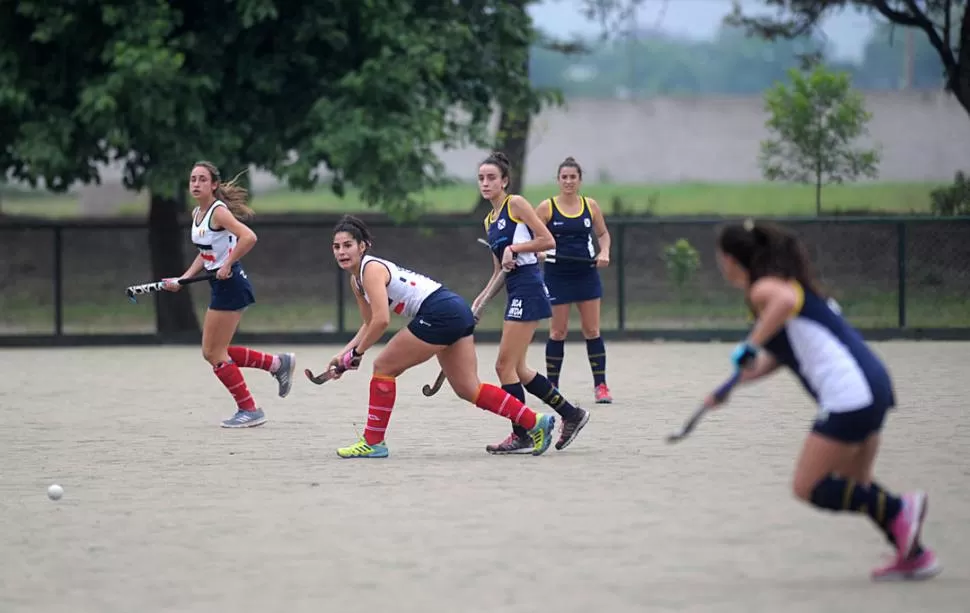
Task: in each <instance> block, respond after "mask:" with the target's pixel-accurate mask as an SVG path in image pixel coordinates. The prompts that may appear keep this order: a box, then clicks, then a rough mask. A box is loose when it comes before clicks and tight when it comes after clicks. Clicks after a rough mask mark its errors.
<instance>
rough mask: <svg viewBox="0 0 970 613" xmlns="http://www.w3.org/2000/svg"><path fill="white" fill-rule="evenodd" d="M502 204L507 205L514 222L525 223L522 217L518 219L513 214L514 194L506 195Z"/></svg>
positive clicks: (511, 219) (510, 218) (510, 219)
mask: <svg viewBox="0 0 970 613" xmlns="http://www.w3.org/2000/svg"><path fill="white" fill-rule="evenodd" d="M502 206H504V207H506V210H507V211H508V213H509V221H511V222H512V223H525V222H524V221H522V220H521V219H516V218H515V215H513V214H512V194H509V195H508V196H506V197H505V200H503V201H502ZM499 210H501V209H499Z"/></svg>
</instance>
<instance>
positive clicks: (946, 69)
mask: <svg viewBox="0 0 970 613" xmlns="http://www.w3.org/2000/svg"><path fill="white" fill-rule="evenodd" d="M765 4H766V5H767V6H769V7H772V8H775V9H777V11H776V12H777V13H778V15H777V16H774V17H766V16H757V17H748V16H745V15H744V14H743V11H742V9H741V6H740V4H739V3H738V2H737V0H735V2H734V10H733V11H732V13H731V15H730V16H729V17H728V18H727V22H728V23H731V24H735V25H740V26H742V27H744V28H745V29H746V31H748V32H749V33H750V34H753V35H757V36H761V37H763V38H766V39H768V40H774V39H777V38H795V37H798V36H801V35H803V34H805V33H807V32H810V31H812V30H814V29H816V28H817V26H818V24H819V23H820V22H821V21H822V20H823V19H824V18H825V17H826V16H827V15H828V14H830V13H833V12H836V11H840V10H842V9H844V8H846V7H855V8H859V9H862V10H866V11H868V12H871V13H874V14H878V15H881V16H882V17H884V18H885V19H886V20H887V21H889V22H890V23H893V24H896V25H899V26H903V27H907V28H915V29H916V30H918V31H920V32H922V33H923V34H924V35H925V36H926V38H927V40H928V41H929V43H930V45H932V46H933V49H935V50H936V53H937V55H938V56H939V60H940V62H941V64H942V68H943V74H944V76H945V82H946V89H947V90H948V91H950V92H951V93H952V94H953V96H954V97H955V98H956V99H957V101H958V102H959V103H960V104H961V106H963V108H964V109H965V110H966V111H967V113H968V114H970V10H967V4H968V3H967V0H765Z"/></svg>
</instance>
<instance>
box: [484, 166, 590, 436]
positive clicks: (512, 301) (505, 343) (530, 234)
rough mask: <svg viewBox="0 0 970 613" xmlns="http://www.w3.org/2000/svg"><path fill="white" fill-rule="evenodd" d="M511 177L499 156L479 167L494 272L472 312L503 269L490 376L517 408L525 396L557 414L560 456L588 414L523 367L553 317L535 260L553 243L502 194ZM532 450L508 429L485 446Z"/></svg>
mask: <svg viewBox="0 0 970 613" xmlns="http://www.w3.org/2000/svg"><path fill="white" fill-rule="evenodd" d="M510 172H511V169H510V165H509V160H508V158H507V157H505V155H504V154H503V153H501V152H496V153H493V154H492V155H490V156H489V157H488V158H486V159H485V161H484V162H482V163H481V164H480V165H479V167H478V188H479V191H480V192H481V194H482V197H483V198H485V199H486V200H488V201H489V202H491V203H492V211H491V212H490V213H489V214H488V215H486V216H485V231H486V233H487V235H488V243H489V245H490V247H491V250H492V260H493V263H494V269H493V272H492V278H491V281H490V282H489V285H487V286H486V289H485V290H483V291H482V293H481V294H479V296H478V298H476V299H475V302H474V304H475V305H476V306H477V305H478V304H479V303H480V302H481V301H482V300H484V299H486V298H491V295H494V294H495V293H497V292H498V290H499V289H500V287H501V286H500V285H499V284H497V283H495V281H496V279H497V278H498V277H499V276H500V275H501V272H502V270H503V269H504V270H505V271H507V272H506V277H505V287H506V291H507V293H508V298H507V302H506V311H505V322H504V323H503V325H502V340H501V342H500V343H499V350H498V359H497V360H496V362H495V372H496V373H497V374H498V377H499V381H501V383H502V389H504V390H505V391H507V392H508V393H510V394H512V395H513V396H515V397H516V398H517V399H518V400H519V402H525V392H526V391H528V392H529V393H530V394H532V395H533V396H535V397H536V398H539V399H540V400H542V401H543V402H544V403H546V404H547V405H549V406H550V407H552V408H553V409H554V410H555V411H556V412H557V413H559V416H560V417H561V418H562V430H561V432H560V436H559V440H558V441H556V449H560V450H561V449H565V448H566V447H567V446H568V445H569V444H570V443H571V442H572V441H573V440H574V439H575V438H576V435H577V434H579V432H580V430H582V429H583V427H584V426H585V425H586V422H588V421H589V411H587V410H586V409H583V408H580V407H577V406H573V405H572V404H570V403H569V402H568V401H567V400H566V399H565V398H564V397H563V395H562V394H561V393H560V392H559V390H558V389H556V386H555V385H553V384H552V383H550V381H549V379H547V378H546V377H545V376H543V375H542V374H540V373H539V372H537V371H535V370H533V369H531V368H529V366H528V364H526V360H525V358H526V353H527V352H528V350H529V344H530V343H531V342H532V339H533V337H534V336H535V332H536V328H538V327H539V321H541V320H543V319H547V318H549V317H550V316H551V315H552V307H551V306H550V304H549V292H548V291H547V290H546V286H545V284H543V282H542V274H541V272H540V271H539V259H538V256H537V255H536V254H537V253H539V252H542V251H545V250H546V249H551V248H552V247H553V246H555V241H554V240H553V238H552V234H550V233H549V229H548V228H546V226H545V225H544V224H543V223H542V221H541V220H540V219H539V217H538V216H537V215H536V212H535V209H533V208H532V205H531V204H529V201H528V200H526V199H525V198H523V197H522V196H519V195H515V194H509V193H507V192H506V189H507V188H508V184H509V176H510ZM488 288H492V290H491V291H489V289H488ZM487 294H491V295H487ZM523 384H524V385H525V388H524V389H523ZM531 445H532V443H531V441H530V439H529V436H528V432H527V431H526V429H525V428H523V427H521V426H518V425H513V427H512V434H510V435H509V436H508V438H506V439H505V440H504V441H502V442H501V443H498V444H495V445H487V446H486V447H485V450H486V451H488V452H489V453H491V454H496V455H498V454H510V453H527V452H528V451H529V449H530V448H531Z"/></svg>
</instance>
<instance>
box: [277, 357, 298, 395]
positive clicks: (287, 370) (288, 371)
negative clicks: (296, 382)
mask: <svg viewBox="0 0 970 613" xmlns="http://www.w3.org/2000/svg"><path fill="white" fill-rule="evenodd" d="M279 358H280V367H279V368H277V369H276V372H274V373H271V374H272V375H273V378H274V379H276V381H277V382H278V383H279V384H280V398H286V395H287V394H289V393H290V388H291V387H292V386H293V369H294V368H296V355H295V354H292V353H281V354H280V355H279Z"/></svg>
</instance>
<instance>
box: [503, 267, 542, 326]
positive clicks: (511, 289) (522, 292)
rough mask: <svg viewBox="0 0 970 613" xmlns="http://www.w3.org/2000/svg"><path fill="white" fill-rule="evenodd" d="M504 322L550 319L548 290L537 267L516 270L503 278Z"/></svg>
mask: <svg viewBox="0 0 970 613" xmlns="http://www.w3.org/2000/svg"><path fill="white" fill-rule="evenodd" d="M505 291H506V293H507V294H508V298H507V299H506V301H505V321H539V320H542V319H549V318H550V317H552V305H551V304H550V303H549V290H548V289H546V285H545V283H543V281H542V275H541V274H540V273H539V268H538V265H536V264H531V265H529V266H526V267H522V268H518V269H516V270H514V271H513V273H512V274H510V275H508V276H507V277H505Z"/></svg>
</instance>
